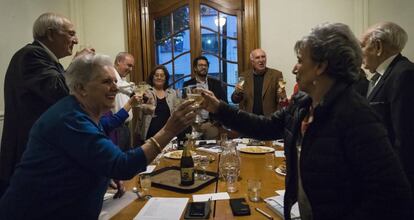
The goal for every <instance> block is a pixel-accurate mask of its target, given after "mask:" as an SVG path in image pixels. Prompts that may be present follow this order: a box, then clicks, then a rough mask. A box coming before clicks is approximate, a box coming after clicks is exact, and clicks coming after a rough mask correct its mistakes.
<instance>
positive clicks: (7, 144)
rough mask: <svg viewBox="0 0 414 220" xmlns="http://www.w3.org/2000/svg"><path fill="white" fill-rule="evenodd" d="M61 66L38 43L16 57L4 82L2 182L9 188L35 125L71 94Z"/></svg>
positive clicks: (26, 47)
mask: <svg viewBox="0 0 414 220" xmlns="http://www.w3.org/2000/svg"><path fill="white" fill-rule="evenodd" d="M64 71H65V70H64V69H63V67H62V65H60V64H59V63H58V62H56V61H55V60H53V59H52V57H51V56H50V55H49V54H48V53H47V52H46V50H45V49H44V48H43V47H42V46H41V45H40V44H39V43H38V42H36V41H35V42H33V43H31V44H28V45H26V46H25V47H23V48H22V49H20V50H19V51H17V52H16V54H14V56H13V58H12V59H11V61H10V64H9V67H8V69H7V73H6V76H5V79H4V105H5V111H4V127H3V135H2V141H1V153H0V181H5V182H6V184H7V182H8V180H9V179H10V177H11V175H12V174H13V171H14V167H15V165H16V164H17V163H18V162H19V161H20V159H21V156H22V154H23V152H24V150H25V149H26V144H27V140H28V135H29V131H30V129H31V127H32V125H33V124H34V122H35V121H36V120H37V119H38V118H39V117H40V115H41V114H43V112H45V111H46V110H47V109H48V108H49V107H50V106H51V105H53V104H54V103H56V102H57V101H58V100H60V99H61V98H62V97H64V96H66V95H68V93H69V91H68V88H67V86H66V84H65V78H64V76H63V73H64Z"/></svg>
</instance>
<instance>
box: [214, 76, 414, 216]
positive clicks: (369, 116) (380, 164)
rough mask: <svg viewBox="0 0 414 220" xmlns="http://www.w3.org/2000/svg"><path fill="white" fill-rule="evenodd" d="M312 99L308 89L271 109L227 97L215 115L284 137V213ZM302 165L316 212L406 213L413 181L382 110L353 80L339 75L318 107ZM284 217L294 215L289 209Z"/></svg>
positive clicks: (247, 130) (256, 132)
mask: <svg viewBox="0 0 414 220" xmlns="http://www.w3.org/2000/svg"><path fill="white" fill-rule="evenodd" d="M310 104H311V99H310V97H308V96H307V95H306V94H304V93H299V94H298V95H297V96H295V97H294V100H293V102H292V103H291V104H290V105H289V106H288V107H286V108H284V109H282V110H279V111H277V112H275V113H274V114H273V115H272V116H271V117H267V118H266V117H263V116H256V115H253V114H249V113H246V112H243V111H240V110H237V109H232V108H231V107H229V106H227V105H225V104H224V103H222V104H221V105H220V107H219V111H218V113H217V115H216V117H217V119H219V120H220V121H221V122H222V123H223V124H224V125H225V126H228V127H230V128H233V129H235V130H237V131H239V132H241V133H242V134H244V135H246V136H248V137H254V138H258V139H277V138H284V140H285V155H286V163H287V176H286V179H285V181H286V182H285V184H286V193H285V207H284V208H285V213H290V209H291V206H292V205H293V204H294V203H295V202H296V201H297V187H298V177H297V164H298V163H297V150H296V140H297V138H298V132H299V131H300V125H301V122H302V120H303V118H304V117H305V115H306V114H307V112H308V109H309V106H310ZM300 164H301V167H300V170H301V177H302V184H303V188H304V191H305V192H306V195H307V197H308V199H309V202H310V205H311V207H312V214H313V219H315V220H324V219H326V220H328V219H335V220H337V219H354V220H355V219H402V218H403V217H406V216H407V215H408V212H409V210H408V208H407V207H408V204H409V202H410V201H411V199H412V198H411V189H410V186H409V184H408V181H407V178H406V176H405V174H404V172H403V170H402V167H401V164H400V162H399V160H398V159H397V156H396V155H395V153H394V151H393V150H392V148H391V144H390V142H389V139H388V136H387V132H386V130H385V128H384V126H383V125H382V124H381V122H380V118H379V117H378V116H377V115H376V114H375V113H374V112H373V110H372V109H371V108H370V107H369V105H368V103H367V101H366V100H365V99H364V98H363V97H362V96H360V95H358V94H357V93H356V92H355V91H354V89H353V88H352V86H350V85H346V84H341V83H337V84H336V85H334V86H333V88H332V89H331V90H330V91H329V92H328V93H327V95H326V96H325V98H324V101H323V102H322V103H321V104H320V105H319V106H317V107H316V108H315V111H314V121H313V122H312V123H311V124H310V125H309V127H308V129H307V132H306V133H305V136H304V138H303V143H302V151H301V157H300ZM285 219H290V216H289V215H286V214H285Z"/></svg>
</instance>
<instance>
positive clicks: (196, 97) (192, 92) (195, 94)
mask: <svg viewBox="0 0 414 220" xmlns="http://www.w3.org/2000/svg"><path fill="white" fill-rule="evenodd" d="M201 91H202V90H201V87H197V85H192V86H188V87H185V93H186V99H187V100H190V101H195V102H194V104H193V106H192V107H193V108H196V109H198V108H200V105H201V103H202V102H203V96H201ZM203 122H204V120H203V118H202V117H201V115H200V112H199V111H198V110H197V115H196V119H195V120H194V122H193V124H192V125H191V127H192V129H191V136H192V138H193V139H196V138H199V137H201V135H202V134H201V133H200V132H199V131H200V127H201V125H202V123H203Z"/></svg>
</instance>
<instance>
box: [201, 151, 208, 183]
mask: <svg viewBox="0 0 414 220" xmlns="http://www.w3.org/2000/svg"><path fill="white" fill-rule="evenodd" d="M209 164H210V158H209V157H208V156H205V155H201V156H200V164H199V165H200V168H201V170H202V171H203V173H202V174H201V176H200V179H201V180H207V179H208V177H207V174H206V170H207V167H208V165H209Z"/></svg>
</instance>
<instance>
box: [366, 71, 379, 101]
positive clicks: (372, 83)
mask: <svg viewBox="0 0 414 220" xmlns="http://www.w3.org/2000/svg"><path fill="white" fill-rule="evenodd" d="M380 76H381V74H379V73H378V72H375V74H374V75H373V76H372V77H371V79H370V80H369V84H368V90H367V98H368V96H369V94H371V92H372V90H373V89H374V87H375V83H376V82H377V81H378V79H379V78H380Z"/></svg>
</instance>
